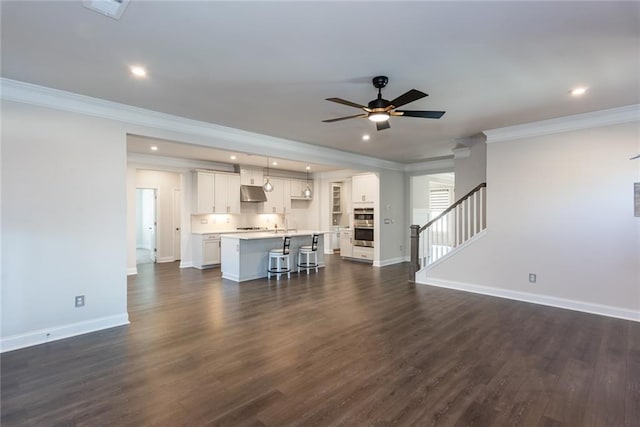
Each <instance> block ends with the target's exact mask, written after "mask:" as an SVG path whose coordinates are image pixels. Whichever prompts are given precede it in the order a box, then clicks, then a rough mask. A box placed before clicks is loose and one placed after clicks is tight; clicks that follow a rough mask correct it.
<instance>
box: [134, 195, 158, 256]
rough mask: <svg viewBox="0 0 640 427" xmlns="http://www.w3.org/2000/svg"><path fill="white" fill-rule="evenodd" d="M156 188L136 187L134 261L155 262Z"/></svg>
mask: <svg viewBox="0 0 640 427" xmlns="http://www.w3.org/2000/svg"><path fill="white" fill-rule="evenodd" d="M157 200H158V199H157V194H156V190H155V189H153V188H138V189H136V204H137V206H136V211H137V212H136V217H137V221H136V228H137V231H136V263H137V264H144V263H148V262H156V236H157V230H156V228H157V224H158V223H157V217H156V215H157V214H156V210H157V207H156V204H157Z"/></svg>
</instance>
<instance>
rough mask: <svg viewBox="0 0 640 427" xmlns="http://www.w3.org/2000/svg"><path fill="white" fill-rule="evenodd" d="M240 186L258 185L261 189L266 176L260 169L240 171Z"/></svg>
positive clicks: (243, 169)
mask: <svg viewBox="0 0 640 427" xmlns="http://www.w3.org/2000/svg"><path fill="white" fill-rule="evenodd" d="M240 184H242V185H257V186H258V187H261V186H262V185H263V184H264V174H263V173H262V170H261V169H260V170H258V169H246V168H241V169H240Z"/></svg>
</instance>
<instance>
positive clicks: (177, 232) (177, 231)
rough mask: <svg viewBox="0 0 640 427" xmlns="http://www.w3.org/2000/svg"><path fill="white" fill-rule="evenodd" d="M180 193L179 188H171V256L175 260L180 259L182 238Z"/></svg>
mask: <svg viewBox="0 0 640 427" xmlns="http://www.w3.org/2000/svg"><path fill="white" fill-rule="evenodd" d="M181 196H182V194H181V193H180V189H178V188H174V189H173V257H174V259H175V260H176V261H178V260H180V259H182V258H181V257H180V246H181V240H182V232H181V222H182V221H181V219H182V215H181V212H182V211H181V209H180V208H181V203H182V198H181Z"/></svg>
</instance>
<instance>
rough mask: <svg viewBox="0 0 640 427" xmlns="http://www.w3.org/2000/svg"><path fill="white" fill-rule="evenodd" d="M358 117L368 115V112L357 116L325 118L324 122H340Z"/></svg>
mask: <svg viewBox="0 0 640 427" xmlns="http://www.w3.org/2000/svg"><path fill="white" fill-rule="evenodd" d="M356 117H362V118H364V117H367V115H366V114H356V115H355V116H347V117H338V118H337V119H329V120H323V122H324V123H333V122H339V121H340V120H347V119H355V118H356Z"/></svg>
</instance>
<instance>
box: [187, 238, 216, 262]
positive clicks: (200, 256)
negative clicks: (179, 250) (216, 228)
mask: <svg viewBox="0 0 640 427" xmlns="http://www.w3.org/2000/svg"><path fill="white" fill-rule="evenodd" d="M218 264H220V235H219V234H194V235H193V266H194V267H195V268H210V267H213V266H214V265H218Z"/></svg>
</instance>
